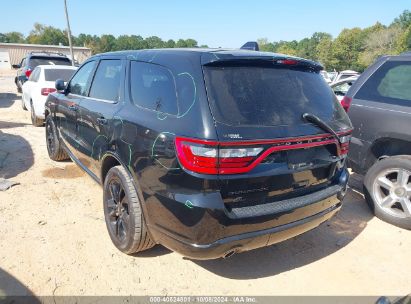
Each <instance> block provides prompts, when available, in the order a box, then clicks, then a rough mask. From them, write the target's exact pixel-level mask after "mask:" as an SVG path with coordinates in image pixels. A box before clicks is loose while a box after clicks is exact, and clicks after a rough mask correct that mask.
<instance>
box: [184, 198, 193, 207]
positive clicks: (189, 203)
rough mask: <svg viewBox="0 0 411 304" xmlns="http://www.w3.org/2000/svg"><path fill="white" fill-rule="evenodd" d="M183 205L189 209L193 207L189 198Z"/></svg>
mask: <svg viewBox="0 0 411 304" xmlns="http://www.w3.org/2000/svg"><path fill="white" fill-rule="evenodd" d="M185 206H186V207H187V208H190V209H193V208H194V205H193V203H192V202H190V201H189V200H186V203H185Z"/></svg>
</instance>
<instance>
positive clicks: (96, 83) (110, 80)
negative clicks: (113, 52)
mask: <svg viewBox="0 0 411 304" xmlns="http://www.w3.org/2000/svg"><path fill="white" fill-rule="evenodd" d="M122 67H123V65H122V62H121V60H117V59H114V60H101V61H100V64H99V65H98V68H97V71H96V75H95V76H94V80H93V83H92V85H91V89H90V95H89V96H90V97H93V98H97V99H103V100H109V101H118V99H119V97H120V83H121V71H122Z"/></svg>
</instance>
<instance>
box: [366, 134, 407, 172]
mask: <svg viewBox="0 0 411 304" xmlns="http://www.w3.org/2000/svg"><path fill="white" fill-rule="evenodd" d="M398 155H411V139H408V138H407V139H405V138H399V137H381V138H379V139H377V140H376V141H374V142H373V143H372V145H371V146H370V148H369V150H368V153H367V157H366V162H365V167H366V168H365V169H366V170H368V169H369V168H370V167H371V166H372V165H373V164H374V163H375V162H377V161H379V160H381V159H384V158H387V157H390V156H398Z"/></svg>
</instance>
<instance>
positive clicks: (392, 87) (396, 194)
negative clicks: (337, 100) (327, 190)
mask: <svg viewBox="0 0 411 304" xmlns="http://www.w3.org/2000/svg"><path fill="white" fill-rule="evenodd" d="M342 104H343V106H344V107H345V108H346V109H347V110H348V109H349V112H348V113H349V116H350V118H351V120H352V122H353V125H354V127H355V130H354V133H353V138H352V144H351V149H350V154H349V163H350V165H351V167H352V169H353V171H354V172H357V173H359V174H365V178H364V186H365V187H364V189H365V191H364V192H365V196H366V199H367V202H368V204H369V205H370V207H371V209H372V210H373V211H374V212H375V214H376V215H377V216H378V217H379V218H381V219H383V220H385V221H387V222H389V223H392V224H395V225H397V226H400V227H403V228H407V229H411V201H410V198H411V132H410V128H411V53H406V54H403V55H400V56H384V57H381V58H379V59H378V60H377V61H376V62H375V63H374V64H373V65H371V66H370V67H369V68H368V69H367V70H366V71H365V72H364V73H363V74H362V75H361V77H360V78H359V79H358V80H357V81H356V82H355V83H354V84H353V86H352V87H351V88H350V90H349V91H348V92H347V95H346V96H345V97H344V99H343V100H342Z"/></svg>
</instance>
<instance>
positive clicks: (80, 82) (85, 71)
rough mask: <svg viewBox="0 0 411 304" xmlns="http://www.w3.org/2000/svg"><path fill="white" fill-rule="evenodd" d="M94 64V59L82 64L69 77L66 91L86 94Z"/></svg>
mask: <svg viewBox="0 0 411 304" xmlns="http://www.w3.org/2000/svg"><path fill="white" fill-rule="evenodd" d="M95 66H96V62H95V61H90V62H87V63H86V64H85V65H83V66H82V67H81V68H80V69H79V70H78V71H77V73H76V74H75V75H74V77H73V78H72V79H71V81H70V84H69V88H68V91H69V92H70V93H72V94H76V95H82V96H86V94H87V88H88V85H89V84H90V80H91V76H92V74H93V70H94V67H95Z"/></svg>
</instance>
